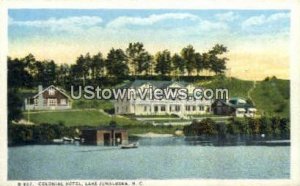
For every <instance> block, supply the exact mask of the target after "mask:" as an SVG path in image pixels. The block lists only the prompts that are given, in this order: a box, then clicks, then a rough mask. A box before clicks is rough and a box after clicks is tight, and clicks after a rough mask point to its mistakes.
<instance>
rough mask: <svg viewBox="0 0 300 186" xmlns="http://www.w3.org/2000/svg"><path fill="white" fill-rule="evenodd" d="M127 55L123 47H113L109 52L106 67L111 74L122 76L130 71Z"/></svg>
mask: <svg viewBox="0 0 300 186" xmlns="http://www.w3.org/2000/svg"><path fill="white" fill-rule="evenodd" d="M127 60H128V59H127V56H126V54H125V53H124V51H123V50H122V49H114V48H112V49H111V50H110V51H109V53H108V54H107V58H106V68H107V71H108V75H109V76H114V77H117V78H122V77H124V76H126V75H128V73H129V68H128V66H127Z"/></svg>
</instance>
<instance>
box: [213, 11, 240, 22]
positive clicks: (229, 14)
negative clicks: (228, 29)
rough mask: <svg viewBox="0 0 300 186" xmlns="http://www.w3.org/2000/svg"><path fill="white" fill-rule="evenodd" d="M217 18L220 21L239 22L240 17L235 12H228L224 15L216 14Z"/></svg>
mask: <svg viewBox="0 0 300 186" xmlns="http://www.w3.org/2000/svg"><path fill="white" fill-rule="evenodd" d="M215 17H216V18H217V19H218V20H219V21H228V22H231V21H234V20H237V19H238V18H239V17H240V16H239V15H238V14H236V13H234V12H226V13H223V14H216V15H215Z"/></svg>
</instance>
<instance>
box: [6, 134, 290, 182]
mask: <svg viewBox="0 0 300 186" xmlns="http://www.w3.org/2000/svg"><path fill="white" fill-rule="evenodd" d="M136 140H138V141H139V148H137V149H128V150H123V149H120V148H119V147H111V146H109V147H102V146H86V145H84V146H83V145H31V146H19V147H9V151H8V152H9V160H8V177H9V179H10V180H21V179H24V180H30V179H35V180H37V179H141V178H149V179H180V178H182V179H184V178H204V179H205V178H215V179H239V178H244V179H246V178H249V179H274V178H289V175H290V173H289V167H290V147H289V146H206V145H205V144H213V143H212V142H213V141H212V140H207V139H206V140H199V139H193V138H176V137H169V138H140V139H131V141H136ZM197 144H200V145H197Z"/></svg>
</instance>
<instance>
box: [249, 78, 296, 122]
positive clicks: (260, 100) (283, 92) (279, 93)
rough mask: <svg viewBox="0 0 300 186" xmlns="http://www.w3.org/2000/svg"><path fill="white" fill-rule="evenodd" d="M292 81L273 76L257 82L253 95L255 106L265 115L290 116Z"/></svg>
mask: <svg viewBox="0 0 300 186" xmlns="http://www.w3.org/2000/svg"><path fill="white" fill-rule="evenodd" d="M289 95H290V82H289V81H288V80H280V79H275V78H272V79H270V80H268V81H261V82H257V83H256V88H255V89H254V90H253V91H252V93H251V96H252V98H253V100H254V102H255V106H256V107H257V109H258V111H259V112H260V113H261V115H264V116H282V117H287V118H289V117H290V116H289V115H290V99H289Z"/></svg>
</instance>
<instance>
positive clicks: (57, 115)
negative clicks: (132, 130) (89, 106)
mask: <svg viewBox="0 0 300 186" xmlns="http://www.w3.org/2000/svg"><path fill="white" fill-rule="evenodd" d="M24 116H25V117H26V119H27V113H24ZM112 119H114V120H115V121H116V122H117V123H118V124H119V125H136V124H139V122H138V121H136V120H131V119H128V118H125V117H121V116H117V117H115V118H111V117H110V116H108V115H106V114H104V113H102V112H100V111H97V110H76V111H55V112H36V113H34V112H33V113H30V121H32V122H34V123H38V124H40V123H59V122H61V123H64V124H65V125H66V126H103V125H107V124H108V123H109V122H110V121H111V120H112Z"/></svg>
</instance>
